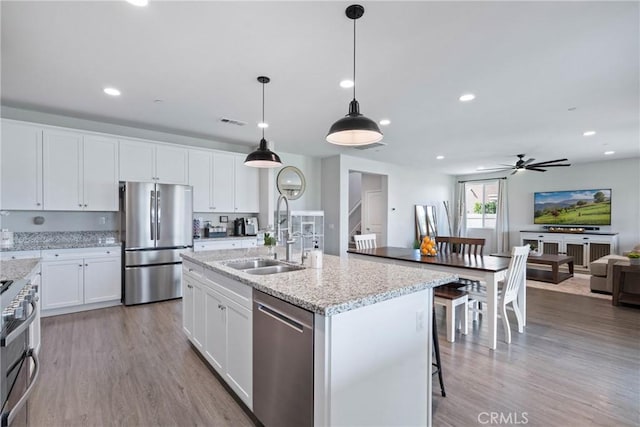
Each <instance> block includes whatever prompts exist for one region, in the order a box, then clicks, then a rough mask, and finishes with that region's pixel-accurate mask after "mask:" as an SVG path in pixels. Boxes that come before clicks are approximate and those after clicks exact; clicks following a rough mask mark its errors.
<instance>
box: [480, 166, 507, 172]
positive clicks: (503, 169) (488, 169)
mask: <svg viewBox="0 0 640 427" xmlns="http://www.w3.org/2000/svg"><path fill="white" fill-rule="evenodd" d="M509 169H513V167H508V168H487V169H478V170H479V171H508V170H509Z"/></svg>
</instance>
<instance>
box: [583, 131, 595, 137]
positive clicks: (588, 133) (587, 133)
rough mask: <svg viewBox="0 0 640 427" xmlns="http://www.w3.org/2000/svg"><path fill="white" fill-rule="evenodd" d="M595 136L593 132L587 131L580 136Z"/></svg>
mask: <svg viewBox="0 0 640 427" xmlns="http://www.w3.org/2000/svg"><path fill="white" fill-rule="evenodd" d="M595 134H596V131H595V130H588V131H586V132H585V133H583V134H582V135H584V136H593V135H595Z"/></svg>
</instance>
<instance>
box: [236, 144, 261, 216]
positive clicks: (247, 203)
mask: <svg viewBox="0 0 640 427" xmlns="http://www.w3.org/2000/svg"><path fill="white" fill-rule="evenodd" d="M245 158H246V155H234V163H235V199H234V201H235V204H234V211H235V212H258V211H259V210H260V199H259V194H260V193H259V186H260V177H259V175H258V168H252V167H249V166H245V165H244V160H245Z"/></svg>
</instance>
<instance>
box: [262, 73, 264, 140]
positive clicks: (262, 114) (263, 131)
mask: <svg viewBox="0 0 640 427" xmlns="http://www.w3.org/2000/svg"><path fill="white" fill-rule="evenodd" d="M262 139H264V82H263V83H262Z"/></svg>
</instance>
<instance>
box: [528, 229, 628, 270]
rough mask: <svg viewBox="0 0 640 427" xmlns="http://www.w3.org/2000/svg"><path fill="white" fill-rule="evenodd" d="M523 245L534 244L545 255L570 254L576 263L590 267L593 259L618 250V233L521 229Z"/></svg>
mask: <svg viewBox="0 0 640 427" xmlns="http://www.w3.org/2000/svg"><path fill="white" fill-rule="evenodd" d="M520 241H521V242H522V243H521V244H522V245H527V244H529V245H532V246H535V247H536V248H538V249H539V250H541V251H542V253H543V254H545V255H547V254H548V255H569V256H572V257H573V261H574V263H575V265H577V266H580V267H588V266H589V263H591V261H594V260H596V259H598V258H601V257H603V256H605V255H609V254H615V253H617V252H618V233H608V232H598V231H585V232H583V233H559V232H548V231H533V230H531V231H520Z"/></svg>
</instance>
